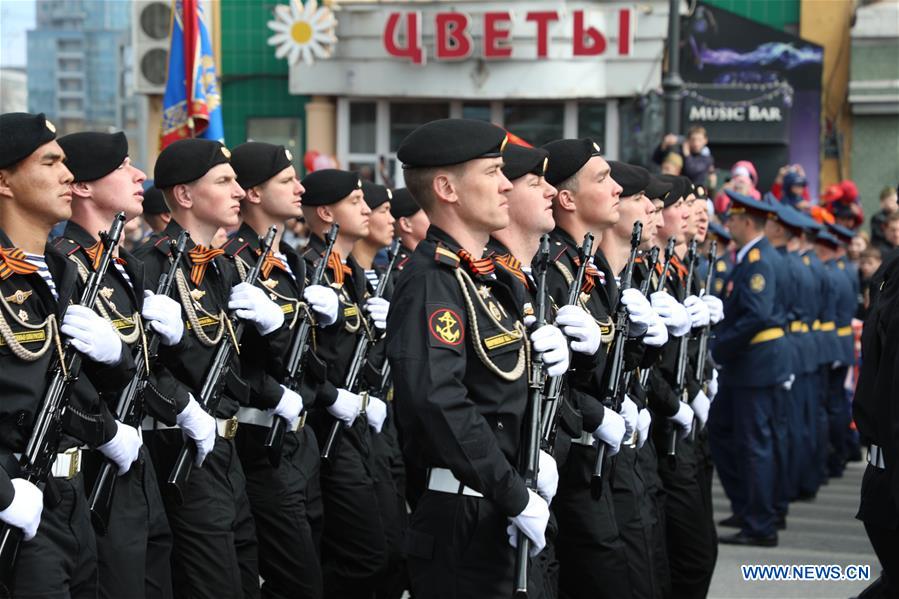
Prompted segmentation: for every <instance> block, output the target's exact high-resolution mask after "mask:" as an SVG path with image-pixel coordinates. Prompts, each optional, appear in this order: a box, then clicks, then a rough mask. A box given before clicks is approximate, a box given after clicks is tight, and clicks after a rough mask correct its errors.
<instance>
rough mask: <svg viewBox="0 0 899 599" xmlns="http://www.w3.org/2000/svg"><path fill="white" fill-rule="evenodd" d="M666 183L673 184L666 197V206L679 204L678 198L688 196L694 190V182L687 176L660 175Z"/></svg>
mask: <svg viewBox="0 0 899 599" xmlns="http://www.w3.org/2000/svg"><path fill="white" fill-rule="evenodd" d="M658 178H659V179H661V180H662V181H663V182H664V183H668V184H669V185H671V191H670V192H668V195H667V196H666V197H665V200H664V201H665V208H667V207H668V206H673V205H674V204H677V202H678V200H681V199H684V198H686V197H687V196H688V195H690V193H691V192H692V187H693V184H692V183H691V182H690V180H689V179H687V178H686V177H680V176H678V175H658Z"/></svg>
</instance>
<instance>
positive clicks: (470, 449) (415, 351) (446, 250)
mask: <svg viewBox="0 0 899 599" xmlns="http://www.w3.org/2000/svg"><path fill="white" fill-rule="evenodd" d="M461 251H462V248H461V247H460V246H459V244H458V243H457V242H456V241H455V240H454V239H453V238H452V237H450V236H449V235H448V234H447V233H445V232H444V231H442V230H441V229H440V228H438V227H436V226H434V225H431V227H430V228H429V230H428V235H427V238H426V239H425V240H424V241H422V242H421V243H420V244H419V245H418V247H417V248H416V249H415V252H414V253H413V255H412V258H411V260H410V261H409V263H408V264H407V265H406V266H405V268H404V269H403V271H402V272H401V273H400V275H399V277H398V278H397V283H396V289H395V292H394V295H393V303H392V305H391V309H390V315H389V318H388V322H387V357H388V359H389V360H390V365H391V369H392V372H393V382H394V406H395V409H396V414H397V423H398V428H399V429H400V434H401V438H402V439H403V453H404V455H405V456H406V461H407V463H408V464H410V465H411V466H412V467H417V468H429V467H443V468H449V469H450V470H451V471H452V472H453V474H454V475H455V476H456V477H457V478H458V479H459V480H460V481H462V482H463V483H464V484H465V485H467V486H469V487H471V488H473V489H475V490H477V491H480V492H481V493H483V494H484V496H485V497H486V498H487V499H489V500H491V501H493V502H495V503H496V504H497V505H498V506H499V507H500V509H502V510H503V512H504V513H505V514H507V515H508V516H510V517H511V516H516V515H518V514H519V513H521V511H522V510H523V509H524V507H525V505H527V502H528V495H527V488H526V487H525V484H524V480H523V479H522V478H521V476H520V475H519V474H518V471H517V469H516V467H515V464H517V463H518V454H519V444H520V442H521V432H522V424H523V419H524V416H525V408H526V404H527V398H528V377H527V371H528V366H529V364H528V356H529V341H528V339H527V337H526V334H525V330H524V325H523V323H522V320H523V318H524V306H523V305H521V297H520V296H519V295H518V294H517V293H516V291H515V290H514V289H513V288H512V287H510V286H509V285H508V284H506V283H504V282H503V281H502V280H501V279H500V278H499V277H496V276H494V275H492V274H488V272H487V270H485V269H483V265H482V268H476V267H474V266H471V265H469V263H468V262H466V261H464V260H462V259H461V257H460V256H461V254H460V252H461ZM474 258H475V259H476V258H480V257H474ZM487 262H488V264H492V262H490V261H489V260H488V261H487Z"/></svg>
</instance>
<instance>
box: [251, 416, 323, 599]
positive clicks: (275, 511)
mask: <svg viewBox="0 0 899 599" xmlns="http://www.w3.org/2000/svg"><path fill="white" fill-rule="evenodd" d="M267 435H268V428H267V427H261V426H256V425H252V424H241V425H240V428H239V429H238V431H237V437H236V438H235V445H236V446H237V453H238V455H239V456H240V461H241V464H242V465H243V470H244V472H245V473H246V477H247V496H248V498H249V500H250V507H251V509H252V512H253V520H254V521H255V523H256V534H257V537H258V540H259V574H260V575H261V576H262V579H263V581H264V582H263V584H262V597H265V598H273V599H274V598H284V599H287V598H288V597H289V598H296V599H320V598H321V597H322V572H321V558H320V546H319V544H320V542H321V526H322V506H321V488H320V486H319V480H318V474H319V464H320V459H319V451H318V443H317V441H316V439H315V433H314V432H313V431H312V429H311V428H310V427H303V428H302V429H300V430H298V431H297V432H295V433H286V434H285V436H284V446H283V449H282V457H281V463H280V465H279V467H278V468H272V465H271V463H270V462H269V460H268V456H267V455H266V452H265V449H264V448H263V443H264V442H265V438H266V436H267Z"/></svg>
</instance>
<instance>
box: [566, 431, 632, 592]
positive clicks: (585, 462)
mask: <svg viewBox="0 0 899 599" xmlns="http://www.w3.org/2000/svg"><path fill="white" fill-rule="evenodd" d="M595 460H596V448H595V447H586V446H584V445H574V444H573V445H572V446H571V451H570V452H569V454H568V460H567V461H566V462H565V465H564V466H563V467H562V468H561V469H560V472H559V490H558V492H557V493H556V497H555V499H553V502H552V510H553V513H554V514H555V517H556V520H557V522H558V524H559V535H558V537H557V538H556V556H557V557H558V560H559V596H560V597H565V598H572V599H574V598H584V599H587V598H590V599H601V598H604V597H609V598H610V599H612V598H614V599H620V598H622V597H623V598H627V597H630V596H631V588H630V573H629V570H628V564H627V553H626V548H625V544H624V542H623V541H622V540H621V535H620V533H619V530H618V524H617V522H616V521H615V504H614V499H613V497H612V491H611V488H610V486H609V476H608V473H609V469H610V464H609V460H606V462H607V463H606V465H605V468H604V472H605V473H606V476H605V477H604V478H603V487H604V488H603V493H602V497H601V498H600V499H599V500H595V499H593V497H592V496H591V495H590V478H591V475H592V474H593V464H594V462H595ZM616 476H617V475H616Z"/></svg>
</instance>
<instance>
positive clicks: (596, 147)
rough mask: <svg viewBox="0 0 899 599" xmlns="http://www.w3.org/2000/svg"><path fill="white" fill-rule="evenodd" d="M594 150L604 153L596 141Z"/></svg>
mask: <svg viewBox="0 0 899 599" xmlns="http://www.w3.org/2000/svg"><path fill="white" fill-rule="evenodd" d="M593 149H594V150H596V151H597V152H602V150H600V149H599V144H598V143H596V142H595V141H594V142H593Z"/></svg>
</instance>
